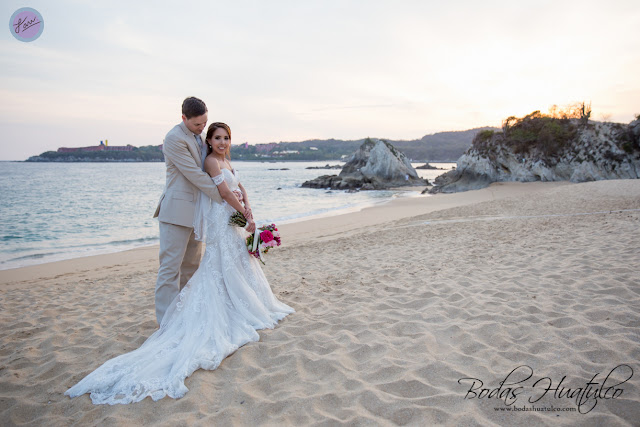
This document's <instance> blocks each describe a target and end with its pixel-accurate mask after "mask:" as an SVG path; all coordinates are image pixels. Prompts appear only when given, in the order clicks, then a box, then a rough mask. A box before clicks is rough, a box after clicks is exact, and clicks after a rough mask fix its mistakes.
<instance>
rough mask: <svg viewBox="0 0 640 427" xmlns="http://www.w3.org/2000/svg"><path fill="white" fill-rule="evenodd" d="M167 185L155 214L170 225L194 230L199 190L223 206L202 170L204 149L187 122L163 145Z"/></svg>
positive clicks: (166, 137)
mask: <svg viewBox="0 0 640 427" xmlns="http://www.w3.org/2000/svg"><path fill="white" fill-rule="evenodd" d="M162 153H163V154H164V162H165V164H166V166H167V183H166V185H165V187H164V191H163V192H162V196H161V197H160V201H159V202H158V207H157V208H156V212H155V214H154V215H153V217H154V218H158V220H159V221H162V222H167V223H169V224H176V225H181V226H183V227H193V215H194V211H195V206H196V200H197V197H198V191H202V192H204V193H205V194H206V195H207V196H209V197H210V198H211V199H212V200H213V201H214V202H217V203H222V198H221V197H220V193H219V192H218V187H217V186H216V185H215V184H214V183H213V180H212V179H211V177H210V176H209V175H208V174H207V173H206V172H204V171H203V170H202V160H201V156H200V153H201V147H200V144H198V142H197V140H196V137H195V136H194V135H193V132H191V131H190V130H189V129H187V126H186V125H185V124H184V122H182V123H180V124H178V125H176V126H175V127H174V128H173V129H171V130H170V131H169V133H167V136H165V138H164V143H163V146H162Z"/></svg>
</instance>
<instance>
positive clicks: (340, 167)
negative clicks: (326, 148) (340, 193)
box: [305, 163, 342, 169]
mask: <svg viewBox="0 0 640 427" xmlns="http://www.w3.org/2000/svg"><path fill="white" fill-rule="evenodd" d="M305 169H342V166H340V165H329V163H327V164H326V165H324V166H307V167H306V168H305Z"/></svg>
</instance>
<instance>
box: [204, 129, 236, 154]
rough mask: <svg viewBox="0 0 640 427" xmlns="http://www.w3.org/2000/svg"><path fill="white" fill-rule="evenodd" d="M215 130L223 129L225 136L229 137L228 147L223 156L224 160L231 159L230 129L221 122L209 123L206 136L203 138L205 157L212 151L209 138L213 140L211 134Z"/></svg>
mask: <svg viewBox="0 0 640 427" xmlns="http://www.w3.org/2000/svg"><path fill="white" fill-rule="evenodd" d="M216 129H224V130H226V131H227V134H228V135H229V146H228V147H227V150H226V151H225V153H224V155H225V157H226V158H228V159H231V128H230V127H229V125H227V124H226V123H222V122H215V123H211V124H210V125H209V128H208V129H207V136H206V138H205V141H206V142H207V156H208V155H209V154H211V152H212V151H213V148H211V143H210V142H209V141H211V138H213V133H214V132H215V131H216Z"/></svg>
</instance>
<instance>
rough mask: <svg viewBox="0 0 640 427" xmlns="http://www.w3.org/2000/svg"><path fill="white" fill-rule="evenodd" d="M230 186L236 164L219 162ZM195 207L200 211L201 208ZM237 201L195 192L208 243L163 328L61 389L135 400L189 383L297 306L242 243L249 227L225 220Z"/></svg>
mask: <svg viewBox="0 0 640 427" xmlns="http://www.w3.org/2000/svg"><path fill="white" fill-rule="evenodd" d="M223 177H224V179H225V180H226V181H227V184H228V186H229V188H230V189H231V190H234V189H237V188H238V182H239V181H238V177H237V172H235V171H233V172H232V171H230V170H228V169H223ZM198 212H199V214H198ZM233 212H235V209H234V208H233V207H231V206H230V205H229V204H228V203H226V202H223V203H221V204H220V203H214V202H211V201H210V199H208V198H207V197H206V196H204V195H200V200H199V201H198V207H197V209H196V220H197V221H198V222H199V224H197V225H196V226H195V228H196V231H197V233H198V234H199V238H200V240H203V241H204V242H205V243H206V249H205V253H204V256H203V258H202V261H201V263H200V267H199V268H198V270H197V271H196V272H195V273H194V275H193V277H192V278H191V280H189V282H188V283H187V284H186V285H185V287H184V288H183V289H182V291H180V293H179V294H178V296H177V297H176V298H175V299H174V300H173V302H172V303H171V305H170V306H169V308H168V309H167V312H166V313H165V316H164V318H163V320H162V324H161V325H160V328H159V329H158V330H157V331H156V332H154V333H153V334H152V335H151V336H150V337H149V338H148V339H147V340H146V341H145V342H144V343H143V344H142V345H141V346H140V347H139V348H138V349H136V350H134V351H132V352H130V353H126V354H123V355H121V356H117V357H115V358H113V359H111V360H109V361H107V362H105V363H104V364H103V365H102V366H100V367H99V368H98V369H96V370H95V371H93V372H92V373H90V374H89V375H87V376H86V377H85V378H84V379H82V380H81V381H80V382H79V383H78V384H76V385H75V386H73V387H71V388H70V389H69V390H67V391H66V392H65V394H66V395H68V396H70V397H75V396H79V395H81V394H84V393H91V400H92V401H93V403H94V404H104V403H107V404H110V405H114V404H118V403H123V404H124V403H132V402H139V401H141V400H142V399H144V398H145V397H147V396H151V398H152V399H153V400H158V399H161V398H163V397H165V396H170V397H172V398H180V397H182V396H184V395H185V393H186V392H187V391H188V389H187V387H186V386H185V384H184V380H185V378H187V377H188V376H189V375H191V374H192V373H193V372H194V371H195V370H197V369H200V368H202V369H209V370H212V369H216V368H217V367H218V365H220V363H221V362H222V360H223V359H224V358H225V357H227V356H228V355H229V354H231V353H233V352H234V351H236V350H237V349H238V348H239V347H241V346H243V345H244V344H246V343H248V342H250V341H258V340H259V338H260V336H259V335H258V333H257V332H256V330H259V329H265V328H269V329H271V328H273V327H275V325H276V324H277V323H278V321H280V320H281V319H283V318H284V317H286V316H287V315H288V314H290V313H294V312H295V310H294V309H293V308H291V307H289V306H288V305H286V304H284V303H282V302H280V301H278V300H277V299H276V297H275V296H274V295H273V292H272V291H271V288H270V286H269V283H268V282H267V279H266V277H265V276H264V273H263V272H262V269H261V267H260V264H259V261H258V260H257V259H256V258H254V257H252V256H251V255H249V253H248V252H247V249H246V247H245V243H244V241H245V237H246V235H247V234H246V231H244V230H243V229H241V228H238V227H233V226H230V225H228V224H227V222H228V219H229V217H230V216H231V215H232V214H233Z"/></svg>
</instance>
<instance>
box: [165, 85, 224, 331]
mask: <svg viewBox="0 0 640 427" xmlns="http://www.w3.org/2000/svg"><path fill="white" fill-rule="evenodd" d="M206 124H207V106H206V105H205V103H204V102H203V101H202V100H200V99H198V98H195V97H190V98H187V99H185V100H184V102H183V103H182V123H180V124H178V125H176V126H175V127H174V128H173V129H171V130H170V131H169V133H167V136H165V138H164V145H163V147H162V152H163V153H164V161H165V164H166V166H167V182H166V185H165V188H164V191H163V193H162V196H161V197H160V202H159V203H158V207H157V208H156V212H155V214H154V215H153V217H154V218H156V217H157V218H158V221H159V222H160V268H159V269H158V280H157V281H156V318H157V320H158V325H160V324H161V323H162V318H163V317H164V314H165V311H166V310H167V307H168V306H169V304H170V303H171V301H173V299H174V298H175V296H176V295H178V293H179V292H180V290H182V288H183V287H184V285H186V283H187V282H188V281H189V279H190V278H191V276H192V275H193V273H195V271H196V270H197V269H198V265H199V264H200V258H201V256H202V243H201V242H199V241H197V240H196V239H195V234H194V232H193V216H194V212H195V203H196V200H197V198H198V194H199V193H198V192H199V191H202V192H204V194H206V195H207V196H209V197H210V198H211V199H212V200H213V201H214V202H217V203H221V202H222V198H221V197H220V193H218V188H217V187H216V185H215V184H214V183H213V181H212V180H211V177H210V176H209V175H208V174H207V173H206V172H203V170H202V162H203V158H204V156H205V155H206V148H205V146H204V144H203V142H202V137H201V134H202V131H203V130H204V127H205V125H206Z"/></svg>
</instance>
